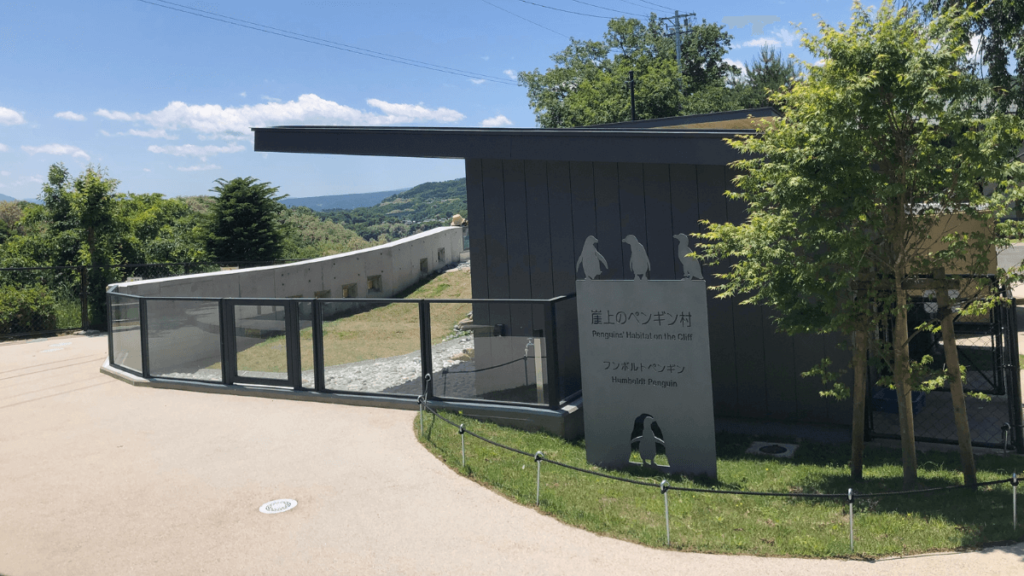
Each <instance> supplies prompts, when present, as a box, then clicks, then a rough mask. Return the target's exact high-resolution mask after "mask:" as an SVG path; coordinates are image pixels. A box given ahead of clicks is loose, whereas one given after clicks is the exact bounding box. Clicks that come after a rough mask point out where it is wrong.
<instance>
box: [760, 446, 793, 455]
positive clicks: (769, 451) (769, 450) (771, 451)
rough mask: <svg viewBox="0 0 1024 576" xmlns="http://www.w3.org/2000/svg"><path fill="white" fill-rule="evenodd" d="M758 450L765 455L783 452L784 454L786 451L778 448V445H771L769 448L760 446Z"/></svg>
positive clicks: (780, 447)
mask: <svg viewBox="0 0 1024 576" xmlns="http://www.w3.org/2000/svg"><path fill="white" fill-rule="evenodd" d="M758 450H760V451H761V452H764V453H765V454H782V453H783V452H786V449H785V448H783V447H782V446H779V445H778V444H772V445H770V446H761V447H760V448H759V449H758Z"/></svg>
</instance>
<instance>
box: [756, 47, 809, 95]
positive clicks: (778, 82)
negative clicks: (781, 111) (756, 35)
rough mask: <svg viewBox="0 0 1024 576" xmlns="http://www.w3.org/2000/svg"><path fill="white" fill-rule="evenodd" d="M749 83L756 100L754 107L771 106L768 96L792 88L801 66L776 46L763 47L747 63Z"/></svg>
mask: <svg viewBox="0 0 1024 576" xmlns="http://www.w3.org/2000/svg"><path fill="white" fill-rule="evenodd" d="M746 68H747V83H748V84H749V86H750V88H751V89H752V90H753V92H754V94H753V97H754V98H755V99H756V100H755V102H753V103H752V105H753V106H757V107H762V106H770V105H771V103H770V102H769V100H768V94H769V93H771V92H778V91H779V90H780V89H782V88H788V87H792V85H793V83H794V82H795V81H796V80H797V77H798V76H799V75H800V70H801V66H800V65H799V64H797V63H796V62H795V61H794V60H792V59H790V58H786V57H785V56H783V54H782V50H779V49H776V48H775V47H774V46H762V47H761V50H760V52H758V53H757V56H755V57H754V59H753V60H750V61H749V62H746Z"/></svg>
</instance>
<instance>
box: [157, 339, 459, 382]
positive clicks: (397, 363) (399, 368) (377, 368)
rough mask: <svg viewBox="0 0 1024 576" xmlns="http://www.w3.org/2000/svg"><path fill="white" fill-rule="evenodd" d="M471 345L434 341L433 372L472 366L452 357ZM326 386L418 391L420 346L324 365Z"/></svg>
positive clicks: (214, 377)
mask: <svg viewBox="0 0 1024 576" xmlns="http://www.w3.org/2000/svg"><path fill="white" fill-rule="evenodd" d="M472 347H473V339H472V337H471V336H461V337H456V338H452V339H451V340H446V341H444V342H440V343H438V344H435V345H434V346H433V348H432V356H433V364H434V372H435V373H441V372H442V371H443V370H444V369H446V368H447V369H448V371H449V372H462V373H465V372H467V371H470V370H473V362H472V361H468V362H467V361H461V360H455V359H454V358H455V357H457V356H459V355H461V354H462V353H463V352H464V351H465V350H466V349H470V348H472ZM324 373H325V374H324V376H325V379H326V382H325V383H326V386H327V389H328V390H339V391H345V392H388V393H392V394H419V392H420V382H419V378H420V353H419V350H417V351H415V352H410V353H408V354H403V355H401V356H392V357H389V358H375V359H373V360H363V361H361V362H353V363H351V364H343V365H339V366H326V367H325V369H324ZM159 376H161V377H164V378H179V379H183V380H204V381H208V382H220V381H221V375H220V370H214V369H210V368H203V369H200V370H196V371H193V372H170V373H165V374H159ZM239 376H248V377H251V378H278V379H284V376H285V375H284V374H282V373H280V372H255V371H246V370H243V371H240V372H239ZM458 382H459V383H460V384H459V385H456V384H455V380H454V379H452V378H448V379H447V383H448V387H447V390H448V391H449V393H450V394H454V393H456V392H461V393H459V394H457V395H460V396H461V395H464V394H465V393H469V394H472V380H471V379H470V380H469V381H467V379H466V378H465V377H463V378H462V379H461V380H459V381H458ZM302 385H303V387H305V388H310V389H312V388H313V370H303V372H302Z"/></svg>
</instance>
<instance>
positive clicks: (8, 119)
mask: <svg viewBox="0 0 1024 576" xmlns="http://www.w3.org/2000/svg"><path fill="white" fill-rule="evenodd" d="M24 123H25V117H24V116H22V115H21V114H20V113H18V112H15V111H14V110H11V109H10V108H4V107H3V106H0V124H6V125H8V126H13V125H15V124H24Z"/></svg>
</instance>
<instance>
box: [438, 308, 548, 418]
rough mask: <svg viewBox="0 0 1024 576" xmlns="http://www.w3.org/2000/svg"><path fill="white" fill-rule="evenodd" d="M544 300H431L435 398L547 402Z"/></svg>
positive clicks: (531, 402) (544, 403)
mask: <svg viewBox="0 0 1024 576" xmlns="http://www.w3.org/2000/svg"><path fill="white" fill-rule="evenodd" d="M543 306H544V304H486V303H476V304H470V303H458V304H431V305H430V328H431V348H432V350H431V359H432V363H433V374H432V381H433V385H434V396H436V397H438V398H444V399H451V400H458V399H470V398H472V399H479V400H497V401H504V402H523V403H528V404H542V405H546V404H547V402H548V394H550V393H551V391H552V389H553V388H552V386H551V380H550V378H549V376H548V367H547V357H546V338H545V336H544V309H543Z"/></svg>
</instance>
